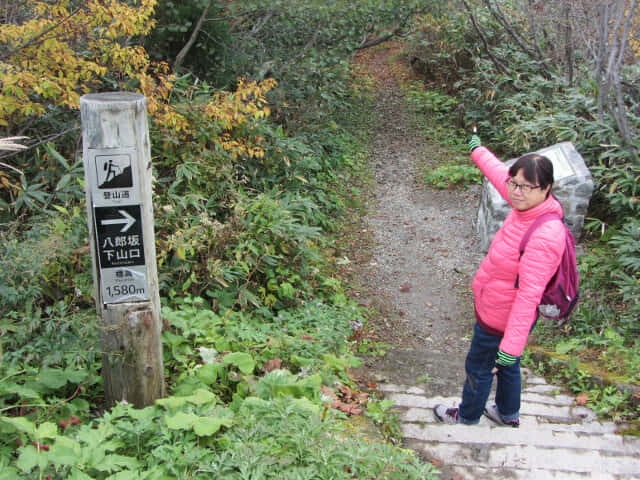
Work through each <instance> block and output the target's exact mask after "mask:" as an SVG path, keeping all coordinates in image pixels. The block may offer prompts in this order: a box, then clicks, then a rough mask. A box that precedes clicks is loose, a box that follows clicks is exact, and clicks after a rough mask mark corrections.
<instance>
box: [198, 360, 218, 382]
mask: <svg viewBox="0 0 640 480" xmlns="http://www.w3.org/2000/svg"><path fill="white" fill-rule="evenodd" d="M220 367H221V365H220V364H211V363H208V364H206V365H203V366H202V367H201V368H200V369H198V373H197V374H196V375H197V376H198V378H199V379H200V380H202V381H203V382H204V383H206V384H207V385H213V384H214V383H215V382H216V380H218V371H219V370H220Z"/></svg>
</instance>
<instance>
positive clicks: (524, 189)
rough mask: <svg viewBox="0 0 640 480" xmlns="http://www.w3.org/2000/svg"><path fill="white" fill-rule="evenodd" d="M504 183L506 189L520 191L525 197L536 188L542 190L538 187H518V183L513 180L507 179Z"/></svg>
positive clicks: (524, 185)
mask: <svg viewBox="0 0 640 480" xmlns="http://www.w3.org/2000/svg"><path fill="white" fill-rule="evenodd" d="M506 183H507V187H509V188H510V189H511V190H518V189H520V191H521V192H522V193H524V194H525V195H526V194H528V193H531V192H533V191H534V190H535V189H536V188H539V189H542V187H541V186H540V185H527V184H523V185H520V184H519V183H516V182H514V181H513V179H511V178H507V182H506Z"/></svg>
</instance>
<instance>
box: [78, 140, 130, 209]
mask: <svg viewBox="0 0 640 480" xmlns="http://www.w3.org/2000/svg"><path fill="white" fill-rule="evenodd" d="M136 160H137V158H136V151H135V149H133V148H104V149H91V150H90V158H89V165H90V172H89V173H90V182H91V185H89V187H90V190H91V191H92V192H93V204H94V205H100V206H106V205H114V204H137V203H140V187H139V181H138V179H137V178H136V175H137V174H136V168H135V167H136V165H135V162H136Z"/></svg>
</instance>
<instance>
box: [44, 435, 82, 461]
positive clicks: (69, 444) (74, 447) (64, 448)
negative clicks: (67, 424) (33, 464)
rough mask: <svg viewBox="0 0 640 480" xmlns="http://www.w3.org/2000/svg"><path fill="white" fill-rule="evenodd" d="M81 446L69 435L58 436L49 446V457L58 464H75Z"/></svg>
mask: <svg viewBox="0 0 640 480" xmlns="http://www.w3.org/2000/svg"><path fill="white" fill-rule="evenodd" d="M81 452H82V446H81V445H80V444H79V443H78V442H76V441H75V440H73V439H71V438H69V437H58V438H57V439H56V443H55V444H53V446H52V447H51V457H52V458H54V459H55V463H56V464H58V465H69V466H71V465H77V464H78V461H79V458H80V455H81Z"/></svg>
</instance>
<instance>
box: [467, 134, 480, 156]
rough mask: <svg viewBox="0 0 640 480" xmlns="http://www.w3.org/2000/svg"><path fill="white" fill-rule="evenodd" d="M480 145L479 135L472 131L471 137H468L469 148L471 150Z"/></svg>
mask: <svg viewBox="0 0 640 480" xmlns="http://www.w3.org/2000/svg"><path fill="white" fill-rule="evenodd" d="M480 146H482V142H481V141H480V137H479V136H478V135H476V134H475V133H474V134H473V135H471V138H470V139H469V150H470V151H472V152H473V151H474V150H475V149H476V148H478V147H480Z"/></svg>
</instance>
